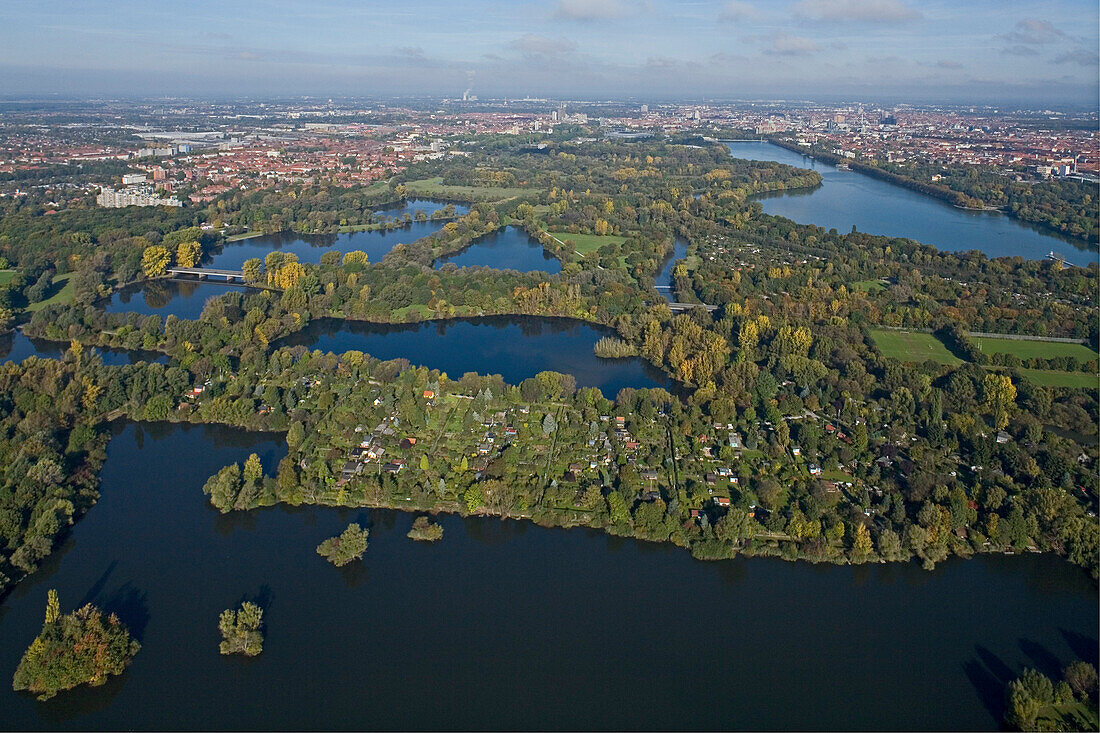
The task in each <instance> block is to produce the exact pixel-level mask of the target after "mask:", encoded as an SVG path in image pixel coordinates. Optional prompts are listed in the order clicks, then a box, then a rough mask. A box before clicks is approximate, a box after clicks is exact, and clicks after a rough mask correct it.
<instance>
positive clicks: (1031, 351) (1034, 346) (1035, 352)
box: [970, 336, 1097, 361]
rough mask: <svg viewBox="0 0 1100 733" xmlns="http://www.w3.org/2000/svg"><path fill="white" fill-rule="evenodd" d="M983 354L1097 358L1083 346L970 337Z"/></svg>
mask: <svg viewBox="0 0 1100 733" xmlns="http://www.w3.org/2000/svg"><path fill="white" fill-rule="evenodd" d="M970 340H971V341H973V342H974V345H975V346H977V347H978V348H979V349H981V351H982V352H983V353H986V354H1015V355H1016V356H1018V357H1020V358H1021V359H1056V358H1058V357H1060V356H1076V357H1077V358H1078V359H1080V360H1081V361H1090V360H1092V359H1095V358H1097V353H1096V352H1095V351H1093V350H1092V349H1090V348H1089V347H1087V346H1085V345H1084V344H1063V343H1059V342H1057V341H1018V340H1016V339H998V338H985V337H982V336H971V337H970Z"/></svg>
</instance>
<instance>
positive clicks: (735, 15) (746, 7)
mask: <svg viewBox="0 0 1100 733" xmlns="http://www.w3.org/2000/svg"><path fill="white" fill-rule="evenodd" d="M759 17H760V11H759V10H757V9H756V6H755V5H753V4H752V3H748V2H745V0H728V2H727V3H726V4H725V5H723V6H722V10H721V11H720V12H719V13H718V20H722V21H726V22H729V21H734V20H752V19H754V18H759Z"/></svg>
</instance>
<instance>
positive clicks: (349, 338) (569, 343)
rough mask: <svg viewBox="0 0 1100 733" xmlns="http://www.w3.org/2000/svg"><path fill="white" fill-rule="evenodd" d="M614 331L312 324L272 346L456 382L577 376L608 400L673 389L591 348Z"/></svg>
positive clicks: (556, 323)
mask: <svg viewBox="0 0 1100 733" xmlns="http://www.w3.org/2000/svg"><path fill="white" fill-rule="evenodd" d="M607 335H614V332H613V331H611V330H610V329H606V328H603V327H600V326H593V325H589V324H586V323H581V322H580V321H573V320H569V319H565V318H538V317H534V316H492V317H486V318H469V319H460V320H451V321H433V322H424V323H416V324H398V325H382V324H372V323H356V322H353V321H339V320H321V321H314V322H313V323H311V324H309V325H308V326H307V327H306V328H305V329H303V330H302V331H299V332H297V333H295V334H292V335H291V336H288V337H287V338H285V339H282V340H280V341H278V342H277V343H276V344H275V346H297V345H301V346H306V347H308V348H310V349H320V350H321V351H330V352H333V353H337V354H340V353H343V352H345V351H362V352H365V353H367V354H370V355H371V356H373V357H376V358H378V359H383V360H385V359H398V358H402V357H403V358H405V359H408V360H409V361H410V362H412V363H413V364H418V365H423V366H426V367H429V368H431V369H439V370H441V371H444V372H446V373H447V374H448V375H449V376H451V377H452V378H454V379H458V378H459V377H461V376H462V375H463V374H465V373H466V372H477V373H478V374H499V375H501V376H502V377H504V381H505V382H507V383H508V384H519V383H520V382H522V381H523V380H524V379H527V378H528V377H533V376H535V375H536V374H538V373H539V372H542V371H555V372H562V373H564V374H572V375H573V376H574V377H576V379H577V385H578V386H579V387H599V388H600V390H601V391H602V392H603V393H604V395H605V396H606V397H607V398H608V399H614V398H615V395H616V394H617V393H618V391H619V390H620V389H622V388H623V387H634V388H642V387H665V388H666V389H667V388H668V387H669V386H670V383H669V380H668V378H667V377H666V376H665V375H664V374H663V373H662V372H661V371H660V370H658V369H656V368H654V367H653V366H651V365H650V364H649V363H648V362H646V361H644V360H643V359H641V358H638V357H632V358H629V359H601V358H599V357H597V356H596V355H595V354H593V353H592V347H593V346H594V345H595V344H596V342H597V341H599V340H600V339H601V338H603V337H604V336H607Z"/></svg>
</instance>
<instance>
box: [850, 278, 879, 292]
mask: <svg viewBox="0 0 1100 733" xmlns="http://www.w3.org/2000/svg"><path fill="white" fill-rule="evenodd" d="M885 289H886V284H885V283H883V282H882V281H881V280H859V281H858V282H854V283H852V290H861V291H863V292H864V293H877V292H878V291H880V290H885Z"/></svg>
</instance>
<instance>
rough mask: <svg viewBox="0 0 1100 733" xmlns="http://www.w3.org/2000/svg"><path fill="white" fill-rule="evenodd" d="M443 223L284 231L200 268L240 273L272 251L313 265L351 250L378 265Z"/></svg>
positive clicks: (242, 244)
mask: <svg viewBox="0 0 1100 733" xmlns="http://www.w3.org/2000/svg"><path fill="white" fill-rule="evenodd" d="M447 205H448V204H443V203H440V202H437V201H428V200H423V199H409V200H408V201H407V202H406V204H405V205H403V206H400V207H392V208H388V209H380V210H379V211H381V212H382V213H384V214H385V215H386V216H390V217H393V218H399V217H401V216H402V215H404V214H406V213H408V214H412V215H415V214H416V212H417V211H423V212H424V214H425V215H427V216H431V214H432V213H433V212H434V211H437V210H438V209H441V208H443V207H444V206H447ZM467 211H469V208H468V207H466V206H462V205H457V204H456V205H455V213H456V214H458V215H461V214H465V213H466V212H467ZM446 223H447V222H446V221H424V222H415V221H414V222H412V223H410V224H408V225H407V226H403V227H399V228H397V229H389V230H377V231H370V232H351V233H345V234H317V235H309V234H294V233H293V232H285V233H282V234H269V235H265V236H262V237H252V238H251V239H242V240H239V241H236V242H228V243H226V244H225V245H224V246H223V247H222V249H221V251H219V252H218V253H216V254H214V255H213V256H211V257H208V258H207V259H206V261H204V262H203V266H204V267H210V268H214V269H221V270H239V269H241V265H243V264H244V262H245V260H248V259H251V258H253V257H258V258H259V259H261V260H262V259H263V258H264V257H266V256H267V255H268V254H269V253H271V252H273V251H275V250H279V251H281V252H293V253H294V254H296V255H298V260H299V261H300V262H308V263H312V264H316V263H318V262H320V261H321V255H322V254H324V253H325V252H328V251H337V252H351V251H352V250H361V251H363V252H366V253H367V256H368V257H369V259H370V261H371V262H379V261H381V260H382V258H383V257H385V256H386V254H387V253H388V252H389V251H390V250H391V249H393V248H394V247H395V246H396V245H398V244H408V243H409V242H415V241H416V240H417V239H420V238H421V237H426V236H428V235H430V234H435V233H436V232H438V231H439V230H440V229H442V228H443V225H444V224H446Z"/></svg>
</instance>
